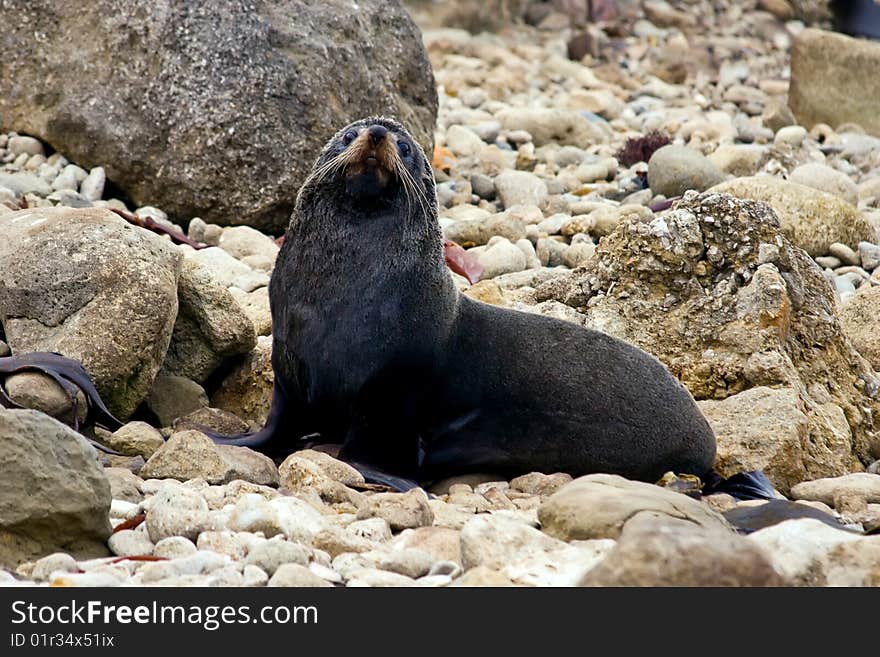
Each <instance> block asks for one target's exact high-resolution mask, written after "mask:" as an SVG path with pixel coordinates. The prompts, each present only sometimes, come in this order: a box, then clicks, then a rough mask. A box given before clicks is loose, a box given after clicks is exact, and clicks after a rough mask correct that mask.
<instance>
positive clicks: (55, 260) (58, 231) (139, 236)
mask: <svg viewBox="0 0 880 657" xmlns="http://www.w3.org/2000/svg"><path fill="white" fill-rule="evenodd" d="M0 232H2V234H3V236H4V239H3V241H2V243H0V320H2V323H3V330H4V333H5V335H6V341H7V342H8V343H9V346H10V347H11V348H12V352H13V353H26V352H29V351H56V352H58V353H61V354H63V355H65V356H68V357H70V358H74V359H76V360H79V361H80V362H82V364H83V365H84V366H85V368H86V370H88V372H89V374H90V375H91V377H92V379H93V380H94V381H95V385H96V386H97V388H98V391H99V392H100V393H101V397H102V398H103V400H104V402H105V403H106V404H107V406H108V407H109V408H110V410H111V411H112V412H113V413H115V414H116V415H118V416H120V417H123V418H124V417H127V416H128V415H130V414H131V412H132V411H133V410H134V409H135V408H136V407H137V405H138V404H139V403H140V402H141V401H142V400H143V399H144V397H145V396H146V395H147V392H148V391H149V390H150V385H151V384H152V382H153V377H154V376H155V375H156V373H157V372H158V371H159V367H160V366H161V364H162V360H163V359H164V357H165V352H166V350H167V349H168V344H169V342H170V340H171V331H172V328H173V326H174V318H175V316H176V315H177V278H178V273H179V271H180V266H181V256H180V253H179V252H178V250H177V249H175V248H174V246H172V245H171V244H170V243H169V242H167V241H166V240H163V239H162V238H160V237H159V236H158V235H156V234H155V233H151V232H149V231H146V230H143V229H141V228H138V227H136V226H132V225H131V224H128V223H126V222H125V221H124V220H123V219H121V218H120V217H118V216H117V215H115V214H113V213H112V212H110V211H109V210H102V209H91V208H90V209H73V208H63V207H58V208H38V209H33V210H21V211H19V212H13V213H10V214H6V215H3V216H2V217H0Z"/></svg>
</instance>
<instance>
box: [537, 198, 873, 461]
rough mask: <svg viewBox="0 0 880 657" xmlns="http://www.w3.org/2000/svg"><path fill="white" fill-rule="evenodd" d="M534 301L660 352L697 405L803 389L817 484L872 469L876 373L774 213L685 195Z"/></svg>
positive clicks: (625, 231)
mask: <svg viewBox="0 0 880 657" xmlns="http://www.w3.org/2000/svg"><path fill="white" fill-rule="evenodd" d="M788 184H792V183H788ZM811 192H812V190H810V192H808V193H811ZM815 193H821V192H815ZM829 198H833V197H829ZM834 202H835V203H843V202H842V201H839V200H838V199H834ZM735 281H741V282H740V283H736V282H735ZM535 296H536V298H537V300H538V301H543V300H545V299H555V300H558V301H562V302H564V303H567V304H568V305H570V306H573V307H574V308H576V309H579V310H581V311H586V312H588V316H589V321H588V326H590V327H591V328H594V329H598V330H601V331H605V332H606V333H610V334H612V335H614V336H616V337H619V338H621V339H623V340H626V341H628V342H631V343H633V344H635V345H637V346H639V347H641V348H642V349H644V350H646V351H648V352H649V353H652V354H654V355H655V356H657V357H658V358H659V359H660V360H661V361H662V362H663V363H664V364H665V365H666V366H667V367H668V368H669V369H670V371H671V372H672V373H673V374H674V375H675V376H676V377H677V378H678V379H679V380H680V381H682V383H684V385H685V386H686V387H687V388H688V389H689V390H690V392H691V394H693V395H694V397H695V398H696V399H698V400H701V399H716V400H720V399H725V398H727V397H730V396H731V395H734V394H736V393H738V392H742V391H743V390H747V389H749V388H754V387H757V386H769V387H780V386H784V387H790V388H792V389H794V390H796V391H797V394H798V398H799V399H800V401H801V403H802V404H803V413H804V414H805V415H806V416H807V419H808V423H809V428H808V436H809V440H808V444H807V445H806V451H807V453H808V454H809V455H810V457H811V458H809V459H806V460H805V462H804V467H805V468H806V470H807V477H809V478H818V477H827V476H835V475H839V474H844V473H846V472H851V471H852V470H858V469H861V468H862V467H863V465H860V462H861V463H862V464H864V465H867V463H870V460H869V459H870V455H869V451H870V450H869V445H870V444H871V443H872V441H873V440H874V439H875V436H876V432H877V427H876V426H875V424H874V421H873V419H872V417H880V403H878V400H877V398H876V397H872V396H871V395H872V393H871V390H872V389H873V388H872V386H874V385H876V384H875V383H874V382H875V377H876V374H875V373H874V372H873V371H872V369H871V367H870V365H869V364H868V363H867V362H866V361H865V360H864V358H862V357H861V356H860V355H859V354H858V352H856V350H855V349H854V348H853V346H852V344H851V343H850V342H849V340H848V339H847V338H846V336H845V335H844V333H843V332H842V331H841V328H840V324H839V322H838V320H837V318H836V314H837V309H836V301H835V299H834V293H833V290H832V289H831V287H830V286H829V285H828V283H827V281H826V279H825V277H824V276H823V274H822V272H821V270H820V269H819V268H818V267H817V266H816V264H815V263H814V262H813V260H812V258H809V257H808V256H807V255H806V254H805V253H804V252H803V251H801V250H800V249H797V248H794V247H793V246H792V244H791V243H790V242H789V241H788V240H787V238H786V237H785V236H784V235H783V233H782V230H781V227H780V224H779V220H778V218H777V217H776V215H775V214H774V213H773V212H772V210H771V209H770V208H769V207H768V206H767V205H764V204H762V203H755V202H753V201H746V200H739V199H736V198H733V197H730V196H727V195H724V194H715V193H713V192H706V193H704V194H702V195H687V196H686V197H685V199H684V200H683V201H682V202H680V203H679V204H678V206H677V208H676V209H674V210H670V211H668V212H665V213H663V214H661V215H658V216H656V217H655V218H654V219H653V220H652V221H650V222H644V221H639V220H635V219H631V220H627V221H624V222H622V223H621V224H620V225H619V226H618V228H617V229H616V230H615V231H614V233H612V234H611V235H609V236H608V237H606V238H603V240H602V242H601V243H600V244H599V246H598V247H597V255H596V259H595V260H594V261H593V262H592V263H591V264H588V265H587V266H586V267H585V268H584V270H583V271H582V272H575V273H574V274H573V275H571V276H570V277H568V278H559V279H553V280H551V281H548V282H547V283H544V284H542V285H541V286H539V287H538V288H537V290H536V293H535ZM863 409H873V410H872V412H871V413H870V414H868V413H866V412H864V410H863Z"/></svg>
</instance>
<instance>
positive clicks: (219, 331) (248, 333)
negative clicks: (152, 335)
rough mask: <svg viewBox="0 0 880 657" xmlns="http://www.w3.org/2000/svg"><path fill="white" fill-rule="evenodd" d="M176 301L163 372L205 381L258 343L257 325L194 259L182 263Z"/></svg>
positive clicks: (200, 381) (227, 291)
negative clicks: (229, 360)
mask: <svg viewBox="0 0 880 657" xmlns="http://www.w3.org/2000/svg"><path fill="white" fill-rule="evenodd" d="M243 228H244V227H243ZM177 300H178V311H177V320H176V321H175V322H174V332H173V333H172V335H171V344H170V345H169V346H168V352H167V354H166V355H165V362H164V363H163V364H162V373H163V374H167V375H173V376H182V377H186V378H188V379H192V380H193V381H197V382H199V383H202V382H204V381H205V379H207V378H208V376H210V375H211V373H212V372H213V371H214V370H215V369H217V367H218V366H219V365H220V364H221V363H222V362H223V361H224V360H225V359H226V358H229V357H230V356H235V355H237V354H245V353H247V352H249V351H250V350H251V349H253V348H254V345H256V343H257V338H256V335H255V333H254V325H253V323H252V322H251V321H250V319H249V318H248V316H247V315H246V314H245V313H244V311H243V310H242V309H241V306H240V305H239V304H238V302H237V301H236V300H235V298H234V297H233V296H232V294H230V293H229V290H227V289H226V288H225V287H223V286H221V285H219V284H218V283H216V282H215V281H214V280H213V278H212V277H211V275H210V273H209V272H208V270H207V269H205V267H203V266H202V265H200V264H199V263H198V262H196V261H195V260H192V259H187V260H185V261H184V263H183V267H182V268H181V271H180V279H179V281H178V285H177Z"/></svg>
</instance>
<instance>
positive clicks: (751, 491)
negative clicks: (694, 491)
mask: <svg viewBox="0 0 880 657" xmlns="http://www.w3.org/2000/svg"><path fill="white" fill-rule="evenodd" d="M705 479H706V484H705V485H704V486H703V494H704V495H711V494H712V493H727V494H728V495H731V496H733V497H735V498H736V499H738V500H773V499H776V491H775V490H774V489H773V484H771V483H770V480H769V479H767V475H765V474H764V473H763V472H762V471H761V470H752V471H751V472H740V473H737V474H735V475H733V476H732V477H728V478H727V479H725V478H724V477H722V476H721V475H720V474H718V473H717V472H715V471H714V470H712V471H711V472H710V473H709V474H708V475H706V477H705Z"/></svg>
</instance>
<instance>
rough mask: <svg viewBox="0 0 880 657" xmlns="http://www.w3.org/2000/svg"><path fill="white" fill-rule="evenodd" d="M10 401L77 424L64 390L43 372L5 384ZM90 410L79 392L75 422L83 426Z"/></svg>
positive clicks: (11, 377) (9, 378) (13, 378)
mask: <svg viewBox="0 0 880 657" xmlns="http://www.w3.org/2000/svg"><path fill="white" fill-rule="evenodd" d="M2 384H3V387H4V388H5V389H6V394H7V395H9V398H10V399H11V400H12V401H13V402H15V403H16V404H18V405H19V406H21V407H22V408H33V409H35V410H38V411H42V412H43V413H45V414H46V415H50V416H52V417H54V418H55V419H56V420H61V421H62V422H64V423H65V424H68V425H73V424H74V403H73V401H71V399H70V397H68V395H67V393H66V392H65V391H64V389H63V388H62V387H61V386H60V385H58V383H57V382H56V381H55V380H54V379H52V378H51V377H49V376H48V375H46V374H42V373H41V372H20V373H18V374H12V375H9V376H7V377H6V379H5V380H4V381H2ZM87 411H88V406H87V404H86V396H85V395H84V394H83V392H82V391H81V390H80V391H78V392H77V394H76V419H77V420H78V421H79V422H80V423H83V422H85V419H86V413H87Z"/></svg>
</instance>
